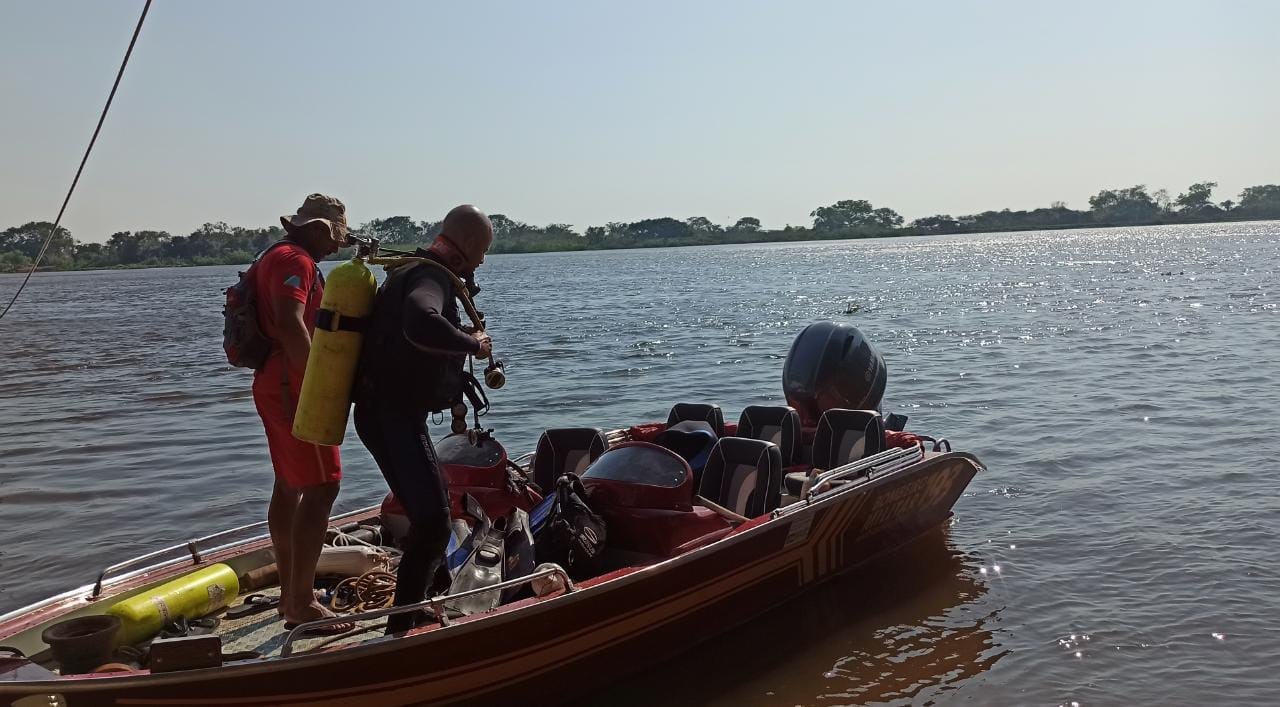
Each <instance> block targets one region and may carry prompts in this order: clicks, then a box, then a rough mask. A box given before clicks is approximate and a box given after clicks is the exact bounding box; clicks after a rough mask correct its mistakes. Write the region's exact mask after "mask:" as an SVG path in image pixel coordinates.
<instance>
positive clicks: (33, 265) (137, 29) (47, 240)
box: [0, 0, 151, 319]
mask: <svg viewBox="0 0 1280 707" xmlns="http://www.w3.org/2000/svg"><path fill="white" fill-rule="evenodd" d="M150 9H151V0H147V2H146V4H145V5H143V6H142V16H140V17H139V18H138V26H137V27H134V28H133V38H132V39H130V40H129V48H128V49H127V50H125V53H124V61H122V62H120V70H119V71H117V72H116V80H115V83H113V84H111V93H110V94H109V95H108V96H107V104H106V105H105V106H103V107H102V115H100V116H98V126H97V127H95V128H94V129H93V137H91V138H89V146H88V147H86V148H85V150H84V157H81V158H80V167H79V169H77V170H76V176H75V179H72V180H71V188H70V189H67V196H66V198H64V199H63V200H62V208H60V209H58V217H57V218H56V219H54V220H53V228H50V229H49V235H48V236H46V237H45V239H44V244H43V245H41V246H40V252H39V253H38V254H37V255H36V259H35V260H34V261H33V262H32V263H31V269H30V270H28V271H27V276H26V277H24V278H23V279H22V283H21V284H19V285H18V291H17V292H14V293H13V299H11V300H9V304H8V305H6V306H5V308H4V311H3V312H0V319H4V315H6V314H8V313H9V310H10V309H13V304H14V303H15V302H17V301H18V295H20V294H22V290H23V289H25V288H26V286H27V283H28V282H30V281H31V276H32V275H34V274H35V272H36V268H38V267H40V261H41V260H44V254H45V252H47V251H48V250H49V244H50V243H52V242H53V236H54V234H56V233H57V232H58V226H59V225H61V224H62V215H63V214H65V213H66V212H67V204H70V203H71V195H72V194H73V193H75V191H76V185H77V184H79V183H80V175H81V174H83V173H84V166H85V164H86V163H87V162H88V161H89V153H91V152H93V145H94V143H96V142H97V141H98V133H100V132H102V124H103V122H105V121H106V119H107V111H109V110H111V101H113V100H114V99H115V97H116V89H118V88H120V79H122V78H124V69H125V67H126V66H128V65H129V57H130V56H132V55H133V47H134V45H135V44H137V43H138V34H140V33H141V32H142V23H143V22H144V21H146V19H147V10H150Z"/></svg>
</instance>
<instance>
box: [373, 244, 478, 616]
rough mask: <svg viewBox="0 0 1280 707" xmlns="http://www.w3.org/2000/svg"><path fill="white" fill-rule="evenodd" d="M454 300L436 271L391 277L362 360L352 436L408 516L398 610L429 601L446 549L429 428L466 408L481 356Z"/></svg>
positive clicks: (421, 269)
mask: <svg viewBox="0 0 1280 707" xmlns="http://www.w3.org/2000/svg"><path fill="white" fill-rule="evenodd" d="M418 255H427V254H426V253H425V252H424V251H419V253H418ZM427 257H430V256H429V255H427ZM455 296H456V293H455V288H454V285H453V282H452V280H451V279H450V278H449V276H448V275H447V274H446V273H444V272H442V271H440V270H439V269H438V268H435V267H432V266H430V265H425V264H420V265H416V266H413V267H411V268H410V269H408V270H407V271H402V272H393V273H392V274H391V275H390V276H388V278H387V281H386V282H385V283H384V284H383V286H382V288H381V289H379V291H378V295H377V300H376V302H375V305H374V313H373V316H372V318H371V321H370V327H369V332H368V335H367V339H366V342H365V345H364V349H363V354H362V356H361V364H360V377H359V381H358V383H357V387H356V395H355V398H356V405H355V422H356V433H357V434H359V435H360V441H362V442H364V445H365V447H367V448H368V449H369V452H370V453H371V454H372V455H373V458H374V461H376V462H377V463H378V468H380V469H381V470H382V475H383V476H384V477H385V478H386V480H387V485H388V486H390V487H391V491H392V493H394V494H395V495H396V498H397V499H398V500H399V501H400V504H401V505H402V506H404V509H405V512H406V513H407V514H408V516H409V535H408V537H407V538H406V539H405V541H404V555H403V556H402V557H401V559H400V568H399V570H398V572H397V574H396V594H395V603H396V605H403V604H413V603H416V602H420V601H422V600H423V599H424V598H426V591H427V585H428V584H429V583H430V582H431V580H432V578H433V577H434V576H435V575H436V572H437V570H438V569H439V567H440V564H441V562H442V561H443V559H444V552H445V548H446V547H447V545H448V542H449V533H450V528H449V520H450V514H449V490H448V486H447V484H446V482H445V480H444V477H443V475H442V474H441V473H440V467H439V465H438V463H437V462H436V453H435V448H434V447H433V446H432V444H431V437H430V435H429V434H428V433H427V426H426V421H427V416H428V415H429V414H430V413H432V412H433V411H437V410H444V409H447V408H448V407H449V406H450V405H451V404H452V403H453V402H454V401H455V400H458V399H460V397H461V390H462V376H463V371H462V367H463V364H464V362H465V360H466V355H467V354H474V353H476V352H477V351H478V350H479V348H480V345H479V342H477V341H476V340H475V338H474V337H472V336H471V335H470V334H468V333H466V332H465V331H463V330H462V329H461V328H460V327H461V320H460V318H459V316H458V305H457V302H456V300H455ZM387 625H388V629H389V630H392V631H401V630H405V629H408V628H410V627H412V625H413V617H411V616H409V615H398V616H392V617H391V619H390V620H389V621H388V624H387Z"/></svg>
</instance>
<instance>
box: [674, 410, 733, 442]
mask: <svg viewBox="0 0 1280 707" xmlns="http://www.w3.org/2000/svg"><path fill="white" fill-rule="evenodd" d="M686 420H691V421H694V422H705V423H707V424H709V425H711V432H712V434H714V435H715V436H716V437H723V436H724V412H723V411H722V410H721V409H720V406H719V405H712V404H709V403H676V404H675V405H673V406H672V407H671V412H670V413H668V414H667V427H671V426H673V425H676V424H678V423H681V422H684V421H686Z"/></svg>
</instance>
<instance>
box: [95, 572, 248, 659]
mask: <svg viewBox="0 0 1280 707" xmlns="http://www.w3.org/2000/svg"><path fill="white" fill-rule="evenodd" d="M239 593H240V580H239V578H237V577H236V573H235V570H233V569H231V567H230V566H228V565H225V564H222V563H218V564H216V565H210V566H208V567H205V568H204V569H200V570H196V571H195V572H192V573H191V574H188V575H185V576H182V577H179V578H177V579H175V580H172V581H169V582H166V583H164V584H162V585H160V586H158V587H156V588H155V589H148V590H147V591H145V592H142V593H141V594H137V595H135V596H132V597H129V598H128V599H125V600H124V601H121V602H119V603H117V604H116V605H115V606H112V607H111V608H109V609H107V612H106V613H108V614H111V615H113V616H118V617H120V621H121V623H122V624H123V625H122V626H121V627H120V643H121V645H130V644H134V643H139V642H141V641H145V640H147V639H149V638H153V637H155V635H156V634H158V633H160V629H161V627H163V626H164V625H165V624H167V623H170V622H173V621H177V620H178V619H179V618H185V619H198V618H200V617H201V616H208V615H209V614H212V613H213V612H215V611H217V610H218V609H221V608H222V607H224V606H227V605H228V604H230V603H231V600H232V599H235V597H236V595H237V594H239Z"/></svg>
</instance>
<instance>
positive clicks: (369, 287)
mask: <svg viewBox="0 0 1280 707" xmlns="http://www.w3.org/2000/svg"><path fill="white" fill-rule="evenodd" d="M377 290H378V281H377V280H376V279H375V278H374V277H373V273H372V272H370V271H369V268H367V267H366V266H365V264H364V261H362V260H359V259H355V260H350V261H348V262H345V263H343V264H342V265H339V266H338V267H336V268H334V269H333V272H331V273H329V277H328V279H327V280H326V282H325V286H324V298H323V299H322V300H320V315H319V319H318V321H317V323H316V329H315V333H314V334H313V335H312V337H311V355H310V356H309V357H308V358H307V372H306V375H305V376H303V378H302V393H301V394H300V395H299V396H298V410H297V412H296V413H295V414H294V417H293V436H294V437H297V438H298V439H300V440H302V441H304V442H313V443H315V444H323V445H326V446H332V447H336V446H338V445H340V444H342V438H343V436H345V435H346V432H347V416H348V414H349V413H350V411H351V386H352V384H353V383H354V382H355V376H356V366H357V365H358V364H359V362H360V345H361V343H362V342H363V341H364V335H363V334H362V333H361V332H362V331H363V325H364V323H365V322H367V321H368V318H369V315H370V314H371V313H372V312H373V296H374V294H375V293H376V292H377Z"/></svg>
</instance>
